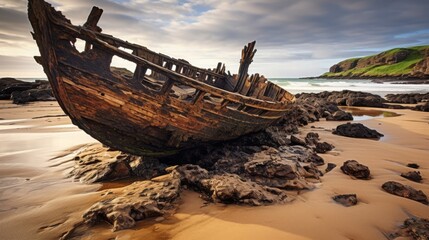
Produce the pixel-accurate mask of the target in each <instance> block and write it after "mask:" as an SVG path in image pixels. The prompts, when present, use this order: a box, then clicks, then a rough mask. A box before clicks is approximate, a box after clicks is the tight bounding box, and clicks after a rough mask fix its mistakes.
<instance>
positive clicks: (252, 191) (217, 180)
mask: <svg viewBox="0 0 429 240" xmlns="http://www.w3.org/2000/svg"><path fill="white" fill-rule="evenodd" d="M201 185H202V186H203V188H205V189H206V191H207V192H208V193H209V195H210V197H211V199H212V200H213V201H219V202H223V203H242V204H248V205H253V206H260V205H264V204H272V203H278V202H282V201H284V200H285V199H286V197H287V196H286V193H285V192H284V191H282V190H280V189H276V188H272V187H267V186H263V185H259V184H256V183H254V182H252V181H248V180H245V179H242V178H240V177H239V176H238V175H236V174H222V175H214V176H213V177H211V178H208V179H204V180H202V181H201Z"/></svg>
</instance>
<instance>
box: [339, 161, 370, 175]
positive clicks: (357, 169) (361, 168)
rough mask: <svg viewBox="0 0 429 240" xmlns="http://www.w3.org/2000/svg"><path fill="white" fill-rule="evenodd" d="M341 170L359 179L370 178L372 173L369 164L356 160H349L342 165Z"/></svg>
mask: <svg viewBox="0 0 429 240" xmlns="http://www.w3.org/2000/svg"><path fill="white" fill-rule="evenodd" d="M341 170H342V171H343V172H344V173H345V174H347V175H350V176H353V177H355V178H358V179H365V180H367V179H370V178H371V173H370V170H369V168H368V167H367V166H365V165H363V164H360V163H359V162H358V161H356V160H347V161H345V162H344V163H343V166H341Z"/></svg>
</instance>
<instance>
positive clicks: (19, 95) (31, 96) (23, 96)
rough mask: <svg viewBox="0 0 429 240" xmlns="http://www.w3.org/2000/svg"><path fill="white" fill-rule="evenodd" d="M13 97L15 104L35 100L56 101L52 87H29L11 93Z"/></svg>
mask: <svg viewBox="0 0 429 240" xmlns="http://www.w3.org/2000/svg"><path fill="white" fill-rule="evenodd" d="M11 99H12V101H13V103H15V104H24V103H28V102H35V101H55V100H56V99H55V97H54V96H53V94H52V90H51V89H38V88H36V89H29V90H26V91H22V92H18V91H15V92H13V93H12V94H11Z"/></svg>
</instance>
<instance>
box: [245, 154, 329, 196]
mask: <svg viewBox="0 0 429 240" xmlns="http://www.w3.org/2000/svg"><path fill="white" fill-rule="evenodd" d="M244 168H245V171H246V173H247V175H248V176H250V179H251V180H252V181H254V182H257V183H259V184H261V185H264V186H269V187H275V188H281V189H285V190H304V189H313V188H314V185H313V184H312V183H310V182H308V181H307V180H306V177H307V178H308V177H311V178H316V179H319V177H320V176H321V175H322V174H321V173H320V172H319V171H318V170H317V168H315V166H314V165H313V166H309V169H308V170H306V169H305V168H304V167H302V166H301V165H300V164H299V163H297V162H294V161H292V160H288V159H284V158H283V159H282V158H280V157H279V158H274V159H273V158H271V157H267V156H266V155H265V156H255V158H254V160H252V161H250V162H248V163H246V164H245V165H244ZM310 168H311V169H312V170H313V171H312V170H310ZM314 170H315V171H314Z"/></svg>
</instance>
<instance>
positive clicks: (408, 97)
mask: <svg viewBox="0 0 429 240" xmlns="http://www.w3.org/2000/svg"><path fill="white" fill-rule="evenodd" d="M385 98H386V99H387V101H389V102H391V103H405V104H410V103H411V104H415V103H418V102H423V101H429V93H400V94H387V95H386V96H385Z"/></svg>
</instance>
